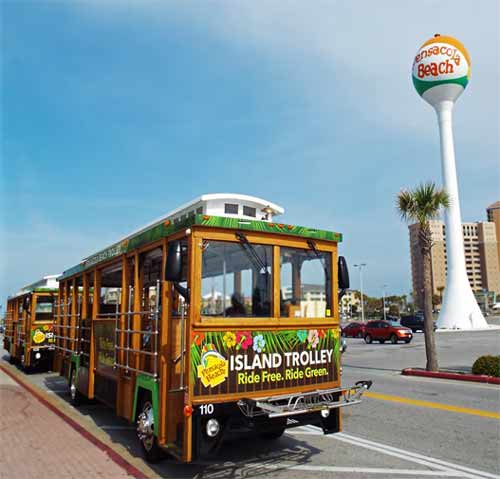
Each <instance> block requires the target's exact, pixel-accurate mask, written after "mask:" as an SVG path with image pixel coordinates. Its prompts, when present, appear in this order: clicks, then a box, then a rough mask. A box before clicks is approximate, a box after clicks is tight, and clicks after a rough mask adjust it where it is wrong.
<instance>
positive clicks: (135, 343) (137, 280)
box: [129, 253, 144, 383]
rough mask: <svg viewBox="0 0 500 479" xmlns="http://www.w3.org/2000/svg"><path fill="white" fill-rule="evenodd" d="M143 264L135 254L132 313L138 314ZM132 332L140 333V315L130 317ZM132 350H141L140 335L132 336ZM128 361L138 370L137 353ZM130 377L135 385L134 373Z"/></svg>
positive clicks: (138, 359)
mask: <svg viewBox="0 0 500 479" xmlns="http://www.w3.org/2000/svg"><path fill="white" fill-rule="evenodd" d="M142 263H143V262H142V261H140V255H139V253H136V254H135V257H134V313H139V312H140V311H141V306H142V292H143V291H142V287H143V281H142V279H143V270H144V265H143V264H142ZM132 318H133V319H132V330H134V331H140V328H141V315H140V314H134V315H133V316H132ZM131 336H132V340H131V343H132V346H131V347H132V348H133V349H136V350H139V349H140V348H141V335H140V334H132V335H131ZM129 361H130V364H131V365H132V367H133V368H134V369H139V361H140V358H139V354H138V353H131V354H130V356H129ZM131 376H132V377H134V383H135V376H136V373H135V372H132V373H131Z"/></svg>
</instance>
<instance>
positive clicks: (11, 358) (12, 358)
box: [9, 355, 16, 364]
mask: <svg viewBox="0 0 500 479" xmlns="http://www.w3.org/2000/svg"><path fill="white" fill-rule="evenodd" d="M9 364H16V358H15V357H14V356H12V355H9Z"/></svg>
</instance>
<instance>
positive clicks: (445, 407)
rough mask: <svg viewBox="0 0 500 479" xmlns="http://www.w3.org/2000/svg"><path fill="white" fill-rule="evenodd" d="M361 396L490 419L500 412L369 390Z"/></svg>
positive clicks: (496, 416)
mask: <svg viewBox="0 0 500 479" xmlns="http://www.w3.org/2000/svg"><path fill="white" fill-rule="evenodd" d="M363 396H366V397H369V398H373V399H380V400H382V401H391V402H398V403H403V404H410V405H412V406H419V407H428V408H431V409H441V410H443V411H449V412H456V413H459V414H470V415H471V416H482V417H489V418H492V419H500V413H497V412H493V411H483V410H482V409H471V408H468V407H459V406H450V405H448V404H442V403H438V402H430V401H420V400H419V399H410V398H404V397H401V396H391V395H389V394H380V393H374V392H371V391H367V392H365V393H364V394H363Z"/></svg>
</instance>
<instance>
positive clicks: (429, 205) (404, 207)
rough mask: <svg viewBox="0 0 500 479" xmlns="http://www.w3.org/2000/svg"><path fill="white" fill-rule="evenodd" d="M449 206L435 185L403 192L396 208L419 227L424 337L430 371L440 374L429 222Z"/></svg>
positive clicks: (443, 194) (442, 190) (408, 220)
mask: <svg viewBox="0 0 500 479" xmlns="http://www.w3.org/2000/svg"><path fill="white" fill-rule="evenodd" d="M449 206H450V198H449V196H448V193H446V191H445V190H444V189H438V188H437V187H436V185H435V184H434V183H433V182H428V183H425V184H423V183H422V184H420V185H419V186H417V187H416V188H415V189H414V190H411V189H410V190H401V191H400V192H399V194H398V196H397V201H396V207H397V209H398V212H399V214H400V215H401V219H402V220H404V221H406V222H411V223H418V225H419V235H418V243H419V247H420V252H421V254H422V270H423V271H422V273H423V275H422V276H423V278H424V335H425V353H426V356H427V366H426V369H427V370H428V371H437V369H438V361H437V354H436V341H435V338H434V328H433V317H432V280H431V267H432V264H431V250H432V246H433V244H432V236H431V229H430V226H429V221H430V220H433V219H436V218H438V217H439V212H440V209H441V208H445V209H446V208H448V207H449Z"/></svg>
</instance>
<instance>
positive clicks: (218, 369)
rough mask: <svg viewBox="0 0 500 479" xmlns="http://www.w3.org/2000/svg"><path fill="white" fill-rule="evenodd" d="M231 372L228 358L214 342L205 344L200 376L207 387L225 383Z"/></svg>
mask: <svg viewBox="0 0 500 479" xmlns="http://www.w3.org/2000/svg"><path fill="white" fill-rule="evenodd" d="M228 374H229V368H228V362H227V359H226V358H225V357H224V356H222V354H220V353H219V352H218V351H217V350H216V349H215V346H214V345H213V344H205V346H203V349H202V351H201V364H200V365H199V366H198V378H199V379H201V383H202V384H203V386H205V387H206V388H207V387H208V386H210V387H215V386H218V385H219V384H221V383H223V382H224V381H225V380H226V378H227V376H228Z"/></svg>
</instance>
